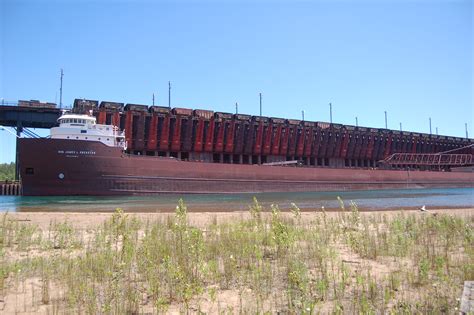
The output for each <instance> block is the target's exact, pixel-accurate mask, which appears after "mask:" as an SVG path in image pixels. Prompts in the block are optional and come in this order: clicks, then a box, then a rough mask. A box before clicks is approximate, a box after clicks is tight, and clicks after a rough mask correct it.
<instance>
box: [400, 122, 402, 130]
mask: <svg viewBox="0 0 474 315" xmlns="http://www.w3.org/2000/svg"><path fill="white" fill-rule="evenodd" d="M400 131H402V123H400Z"/></svg>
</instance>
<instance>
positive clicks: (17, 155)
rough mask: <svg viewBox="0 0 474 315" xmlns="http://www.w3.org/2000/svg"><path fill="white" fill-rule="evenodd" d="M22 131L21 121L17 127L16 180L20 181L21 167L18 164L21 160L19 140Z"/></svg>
mask: <svg viewBox="0 0 474 315" xmlns="http://www.w3.org/2000/svg"><path fill="white" fill-rule="evenodd" d="M22 131H23V127H22V126H21V121H20V120H19V121H18V123H17V126H16V147H15V180H20V165H19V163H18V160H19V153H18V139H20V137H21V132H22Z"/></svg>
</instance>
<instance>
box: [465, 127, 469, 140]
mask: <svg viewBox="0 0 474 315" xmlns="http://www.w3.org/2000/svg"><path fill="white" fill-rule="evenodd" d="M464 127H465V128H466V139H469V135H468V133H467V123H464Z"/></svg>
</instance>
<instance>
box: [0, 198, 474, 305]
mask: <svg viewBox="0 0 474 315" xmlns="http://www.w3.org/2000/svg"><path fill="white" fill-rule="evenodd" d="M338 200H339V204H340V208H339V209H338V211H336V212H326V211H319V210H318V211H317V212H315V213H307V212H304V211H301V210H300V209H299V208H298V207H297V206H296V205H294V204H292V205H291V208H290V209H289V210H290V211H282V210H280V207H279V206H278V205H271V206H269V207H268V208H266V207H264V206H263V205H262V204H261V203H259V201H258V200H257V199H256V198H254V199H253V202H252V204H251V205H250V206H249V210H248V213H247V215H245V216H244V215H242V217H241V218H240V219H236V220H231V221H226V222H220V221H219V220H217V218H214V219H212V220H210V221H209V222H210V223H209V224H207V225H205V226H195V225H193V224H191V222H190V219H189V213H188V208H187V206H186V204H185V202H184V201H183V200H179V201H178V204H177V206H176V209H175V211H174V213H173V214H171V215H167V216H166V217H163V216H161V217H158V216H157V217H156V219H154V220H152V219H147V220H143V219H139V218H138V217H137V216H134V215H133V214H130V213H124V212H123V211H122V210H121V209H117V210H116V211H115V213H113V214H112V215H111V216H110V217H109V219H107V220H105V221H104V222H103V223H102V224H99V225H97V226H95V227H94V228H87V229H85V228H79V227H77V226H75V224H74V222H69V221H64V222H51V224H49V226H48V227H47V228H44V229H42V228H40V227H39V226H38V225H35V224H33V223H31V222H20V221H18V220H15V218H14V216H13V215H11V214H2V215H1V218H0V297H1V300H2V301H3V303H4V304H5V305H4V307H6V308H5V309H10V310H14V311H17V312H22V311H25V312H37V311H42V312H47V313H86V314H109V313H113V314H124V313H133V314H138V313H152V314H159V313H167V312H177V313H186V314H188V313H298V314H317V313H324V314H326V313H328V314H329V313H331V314H345V313H353V314H356V313H360V314H374V313H384V314H385V313H388V314H390V313H393V314H396V313H397V314H398V313H429V314H431V313H433V314H436V313H454V312H455V309H456V307H458V306H459V305H458V304H459V301H458V297H459V296H460V294H461V290H462V284H463V282H464V281H466V280H472V279H473V278H474V265H473V262H474V232H473V231H474V229H473V227H474V217H473V216H471V215H466V216H456V215H451V214H431V213H428V214H426V213H410V214H406V213H404V212H402V211H400V212H398V213H396V214H392V215H387V214H385V213H384V212H374V213H363V212H360V211H359V208H358V207H357V205H356V204H355V203H353V202H350V203H349V205H350V206H348V207H346V203H344V202H343V201H342V199H340V198H338ZM8 307H10V308H8Z"/></svg>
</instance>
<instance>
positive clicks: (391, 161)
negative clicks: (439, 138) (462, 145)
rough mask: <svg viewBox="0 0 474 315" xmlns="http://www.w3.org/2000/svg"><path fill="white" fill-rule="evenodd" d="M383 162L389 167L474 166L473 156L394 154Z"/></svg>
mask: <svg viewBox="0 0 474 315" xmlns="http://www.w3.org/2000/svg"><path fill="white" fill-rule="evenodd" d="M381 162H382V163H384V164H388V165H419V166H468V165H472V164H474V158H473V156H472V154H439V153H434V154H429V153H424V154H423V153H394V154H392V155H390V156H388V157H387V158H386V159H385V160H383V161H381Z"/></svg>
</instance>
